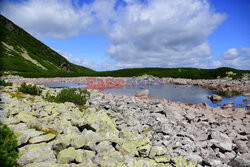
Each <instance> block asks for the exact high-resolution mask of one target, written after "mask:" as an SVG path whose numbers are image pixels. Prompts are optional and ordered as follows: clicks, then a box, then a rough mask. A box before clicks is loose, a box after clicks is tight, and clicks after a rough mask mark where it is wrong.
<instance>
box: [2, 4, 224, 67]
mask: <svg viewBox="0 0 250 167" xmlns="http://www.w3.org/2000/svg"><path fill="white" fill-rule="evenodd" d="M125 2H126V3H127V5H126V6H119V7H118V8H117V10H114V5H115V0H95V2H93V3H90V4H85V5H83V7H77V8H75V7H73V5H72V4H71V1H70V0H61V1H60V0H53V1H51V0H27V1H23V2H22V3H10V2H8V3H3V4H4V5H2V7H0V10H1V11H2V13H3V14H4V15H6V16H8V18H10V19H12V20H13V21H14V22H16V23H17V24H19V25H21V26H22V27H24V28H25V29H27V30H28V31H29V32H31V33H32V34H37V35H41V36H52V37H56V38H67V37H72V36H75V35H78V34H80V33H81V32H82V31H84V32H85V33H101V34H102V35H104V36H106V37H107V38H108V39H109V41H110V46H109V48H108V49H107V54H108V55H109V56H110V58H111V61H114V62H116V63H115V65H113V66H114V67H116V68H119V67H143V66H157V67H177V66H189V67H207V66H208V64H212V63H213V62H212V59H211V49H210V46H209V44H208V42H207V38H208V36H209V35H210V34H211V33H212V32H213V30H214V29H215V28H216V27H218V25H219V24H220V23H221V22H222V21H223V20H224V19H225V17H226V16H225V15H223V14H220V13H215V12H214V11H212V10H211V9H210V6H209V4H208V3H207V1H206V0H178V1H173V0H154V1H147V3H140V2H139V1H138V0H126V1H125ZM72 57H73V56H72ZM71 60H73V58H71ZM79 61H80V60H79ZM81 64H86V65H90V66H96V65H95V63H94V62H88V61H87V60H84V62H81ZM217 65H218V63H217ZM97 66H98V65H97ZM99 67H102V66H101V65H99Z"/></svg>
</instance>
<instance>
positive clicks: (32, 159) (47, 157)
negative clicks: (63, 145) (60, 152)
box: [17, 143, 56, 166]
mask: <svg viewBox="0 0 250 167" xmlns="http://www.w3.org/2000/svg"><path fill="white" fill-rule="evenodd" d="M46 161H48V162H51V163H54V162H56V158H55V155H54V153H53V151H52V150H51V148H50V147H49V145H48V144H46V143H40V144H31V145H27V146H24V147H21V148H20V149H19V155H18V159H17V163H18V165H20V166H24V165H27V164H31V163H39V162H46Z"/></svg>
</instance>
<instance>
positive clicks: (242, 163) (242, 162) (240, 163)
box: [229, 153, 250, 167]
mask: <svg viewBox="0 0 250 167" xmlns="http://www.w3.org/2000/svg"><path fill="white" fill-rule="evenodd" d="M229 165H230V166H235V167H250V153H248V154H243V155H241V156H237V157H236V158H234V159H232V160H231V161H230V163H229Z"/></svg>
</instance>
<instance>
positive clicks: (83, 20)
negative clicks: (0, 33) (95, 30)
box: [0, 0, 92, 39]
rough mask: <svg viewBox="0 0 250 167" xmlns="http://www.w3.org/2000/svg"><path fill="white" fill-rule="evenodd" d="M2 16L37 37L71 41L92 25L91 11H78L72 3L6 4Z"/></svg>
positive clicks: (31, 0)
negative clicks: (69, 39) (69, 38)
mask: <svg viewBox="0 0 250 167" xmlns="http://www.w3.org/2000/svg"><path fill="white" fill-rule="evenodd" d="M0 10H1V13H2V14H3V15H5V16H7V17H8V18H9V19H11V20H12V21H14V22H15V23H17V24H18V25H20V26H21V27H23V28H24V29H26V30H28V31H29V32H30V33H31V34H33V35H35V36H38V37H40V36H42V37H43V36H47V37H55V38H60V39H63V38H68V37H72V36H75V35H78V34H79V33H81V31H82V30H83V29H86V28H88V26H89V25H90V23H91V22H92V17H91V15H90V12H89V9H88V8H87V7H82V8H80V9H77V8H74V7H73V6H72V4H71V1H70V0H52V1H51V0H27V1H21V2H9V1H3V2H2V3H0Z"/></svg>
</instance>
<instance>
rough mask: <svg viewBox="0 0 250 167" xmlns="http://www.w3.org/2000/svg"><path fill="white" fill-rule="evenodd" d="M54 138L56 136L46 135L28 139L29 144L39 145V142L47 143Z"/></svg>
mask: <svg viewBox="0 0 250 167" xmlns="http://www.w3.org/2000/svg"><path fill="white" fill-rule="evenodd" d="M55 137H56V135H54V134H46V135H42V136H36V137H33V138H31V139H30V141H29V142H30V143H32V144H34V143H41V142H47V141H50V140H52V139H54V138H55Z"/></svg>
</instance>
